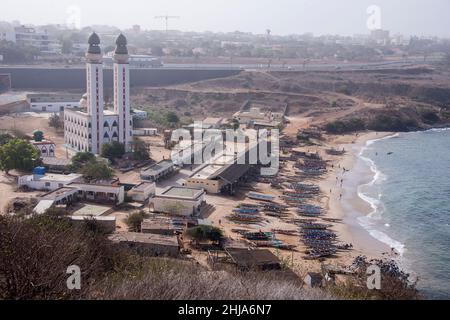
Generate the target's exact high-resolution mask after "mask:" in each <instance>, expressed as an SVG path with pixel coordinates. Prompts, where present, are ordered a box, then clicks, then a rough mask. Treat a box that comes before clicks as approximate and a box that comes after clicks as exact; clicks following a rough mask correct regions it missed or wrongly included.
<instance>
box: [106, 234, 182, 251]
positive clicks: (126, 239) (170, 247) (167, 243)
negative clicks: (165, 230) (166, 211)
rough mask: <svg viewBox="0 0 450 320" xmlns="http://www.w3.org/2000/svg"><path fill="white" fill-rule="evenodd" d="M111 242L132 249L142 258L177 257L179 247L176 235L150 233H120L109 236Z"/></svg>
mask: <svg viewBox="0 0 450 320" xmlns="http://www.w3.org/2000/svg"><path fill="white" fill-rule="evenodd" d="M109 239H110V240H112V241H113V242H115V243H117V244H120V245H123V246H126V247H129V248H132V249H134V250H136V252H137V253H138V254H140V255H143V256H170V257H177V256H178V255H179V252H180V246H179V243H178V238H177V236H176V235H171V236H165V235H159V234H152V233H138V232H120V233H115V234H112V235H111V236H109Z"/></svg>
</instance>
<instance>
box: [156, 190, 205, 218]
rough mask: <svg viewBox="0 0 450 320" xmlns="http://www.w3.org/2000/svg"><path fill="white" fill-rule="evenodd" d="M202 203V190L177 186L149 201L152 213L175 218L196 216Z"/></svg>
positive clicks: (203, 197)
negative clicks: (165, 214) (166, 214)
mask: <svg viewBox="0 0 450 320" xmlns="http://www.w3.org/2000/svg"><path fill="white" fill-rule="evenodd" d="M204 203H205V191H204V190H203V189H195V188H186V187H179V186H174V187H168V188H167V189H165V190H164V191H163V192H162V193H161V194H157V195H156V196H154V197H153V198H152V199H151V200H150V206H152V205H153V210H154V211H156V212H163V213H168V214H172V215H176V216H192V215H196V214H197V213H199V212H200V209H201V206H202V205H203V204H204Z"/></svg>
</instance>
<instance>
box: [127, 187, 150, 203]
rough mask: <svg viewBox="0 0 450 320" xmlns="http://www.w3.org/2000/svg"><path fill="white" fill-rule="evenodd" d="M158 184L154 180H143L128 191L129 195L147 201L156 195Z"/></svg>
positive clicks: (140, 200)
mask: <svg viewBox="0 0 450 320" xmlns="http://www.w3.org/2000/svg"><path fill="white" fill-rule="evenodd" d="M155 190H156V184H155V183H154V182H141V183H140V184H138V185H136V186H135V187H133V188H132V189H131V190H130V191H128V196H129V197H131V198H132V199H133V201H137V202H145V201H147V200H148V199H149V198H150V197H152V196H154V195H155Z"/></svg>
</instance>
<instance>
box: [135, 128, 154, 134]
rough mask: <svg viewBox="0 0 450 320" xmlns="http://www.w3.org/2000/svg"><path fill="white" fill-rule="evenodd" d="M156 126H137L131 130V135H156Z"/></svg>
mask: <svg viewBox="0 0 450 320" xmlns="http://www.w3.org/2000/svg"><path fill="white" fill-rule="evenodd" d="M157 134H158V129H157V128H137V129H134V130H133V136H156V135H157Z"/></svg>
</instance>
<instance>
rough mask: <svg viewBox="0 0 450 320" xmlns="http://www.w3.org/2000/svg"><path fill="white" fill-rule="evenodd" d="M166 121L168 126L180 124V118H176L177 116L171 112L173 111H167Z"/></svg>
mask: <svg viewBox="0 0 450 320" xmlns="http://www.w3.org/2000/svg"><path fill="white" fill-rule="evenodd" d="M166 121H167V122H168V123H170V124H172V125H173V124H177V123H178V122H180V118H179V117H178V115H177V114H176V113H175V112H173V111H169V112H167V113H166Z"/></svg>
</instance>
